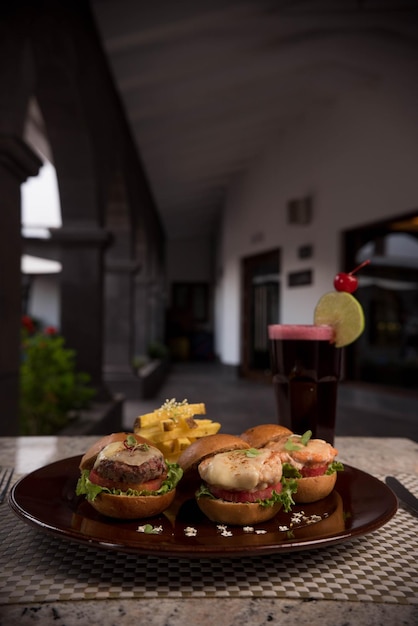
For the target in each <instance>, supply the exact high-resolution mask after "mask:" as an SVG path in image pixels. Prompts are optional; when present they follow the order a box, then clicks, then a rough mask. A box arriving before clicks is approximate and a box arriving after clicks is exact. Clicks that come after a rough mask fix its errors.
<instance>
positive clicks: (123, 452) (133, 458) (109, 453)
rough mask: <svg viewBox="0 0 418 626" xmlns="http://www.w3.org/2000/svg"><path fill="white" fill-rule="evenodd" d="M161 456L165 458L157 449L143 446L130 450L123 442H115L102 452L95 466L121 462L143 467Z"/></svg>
mask: <svg viewBox="0 0 418 626" xmlns="http://www.w3.org/2000/svg"><path fill="white" fill-rule="evenodd" d="M159 454H160V455H161V457H163V454H162V452H160V451H159V450H157V449H156V448H151V447H146V446H144V447H142V446H141V447H140V448H137V449H136V450H129V449H127V448H125V446H124V445H123V441H114V442H112V443H110V444H109V445H107V446H105V447H104V448H103V449H102V450H100V452H99V454H98V455H97V459H96V461H95V464H94V466H95V467H97V465H99V463H101V462H102V461H104V460H111V461H119V462H120V463H126V464H128V465H142V463H145V462H146V461H148V460H149V459H151V458H154V457H155V456H158V455H159Z"/></svg>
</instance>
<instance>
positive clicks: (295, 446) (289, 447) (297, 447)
mask: <svg viewBox="0 0 418 626" xmlns="http://www.w3.org/2000/svg"><path fill="white" fill-rule="evenodd" d="M292 437H293V435H291V436H290V437H289V439H288V440H287V441H286V443H285V444H284V447H285V449H286V450H289V451H292V450H301V447H300V445H299V443H295V442H294V441H292Z"/></svg>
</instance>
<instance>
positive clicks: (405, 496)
mask: <svg viewBox="0 0 418 626" xmlns="http://www.w3.org/2000/svg"><path fill="white" fill-rule="evenodd" d="M385 482H386V484H387V486H388V487H390V489H392V491H393V492H394V493H395V495H396V496H397V497H398V499H399V500H401V501H402V502H403V503H404V504H406V505H407V506H408V507H409V508H410V509H411V510H412V511H413V512H414V513H415V514H416V515H418V498H416V497H415V496H414V494H412V493H411V492H410V491H409V489H407V488H406V487H405V485H403V484H402V483H401V482H400V481H399V480H398V479H397V478H395V477H394V476H387V477H386V481H385Z"/></svg>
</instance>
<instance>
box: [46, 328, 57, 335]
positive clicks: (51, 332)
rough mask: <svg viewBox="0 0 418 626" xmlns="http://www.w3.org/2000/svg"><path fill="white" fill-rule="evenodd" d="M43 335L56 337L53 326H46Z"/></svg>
mask: <svg viewBox="0 0 418 626" xmlns="http://www.w3.org/2000/svg"><path fill="white" fill-rule="evenodd" d="M44 333H45V335H56V334H57V329H56V328H55V327H54V326H47V327H46V328H45V330H44Z"/></svg>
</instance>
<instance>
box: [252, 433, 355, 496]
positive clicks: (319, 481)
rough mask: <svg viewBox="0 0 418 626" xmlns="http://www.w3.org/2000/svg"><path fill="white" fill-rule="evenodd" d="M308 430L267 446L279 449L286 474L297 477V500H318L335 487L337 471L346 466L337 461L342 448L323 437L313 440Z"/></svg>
mask: <svg viewBox="0 0 418 626" xmlns="http://www.w3.org/2000/svg"><path fill="white" fill-rule="evenodd" d="M311 436H312V432H311V431H310V430H308V431H307V432H306V433H304V434H303V435H295V434H293V435H289V436H284V437H281V438H279V439H277V440H276V441H271V442H270V443H267V444H266V445H265V448H264V449H271V450H275V451H276V452H278V454H279V455H280V458H281V461H282V463H283V474H284V475H285V476H287V477H293V478H294V479H295V480H296V484H297V491H296V493H295V494H294V495H293V499H294V501H295V502H296V503H308V502H317V501H318V500H321V499H322V498H325V497H326V496H328V495H329V494H330V493H331V491H332V490H333V489H334V487H335V483H336V481H337V472H340V471H343V470H344V466H343V464H342V463H340V462H339V461H336V460H335V457H336V456H337V454H338V450H337V449H336V448H334V447H333V446H332V445H331V444H329V443H327V442H326V441H324V440H322V439H311Z"/></svg>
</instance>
